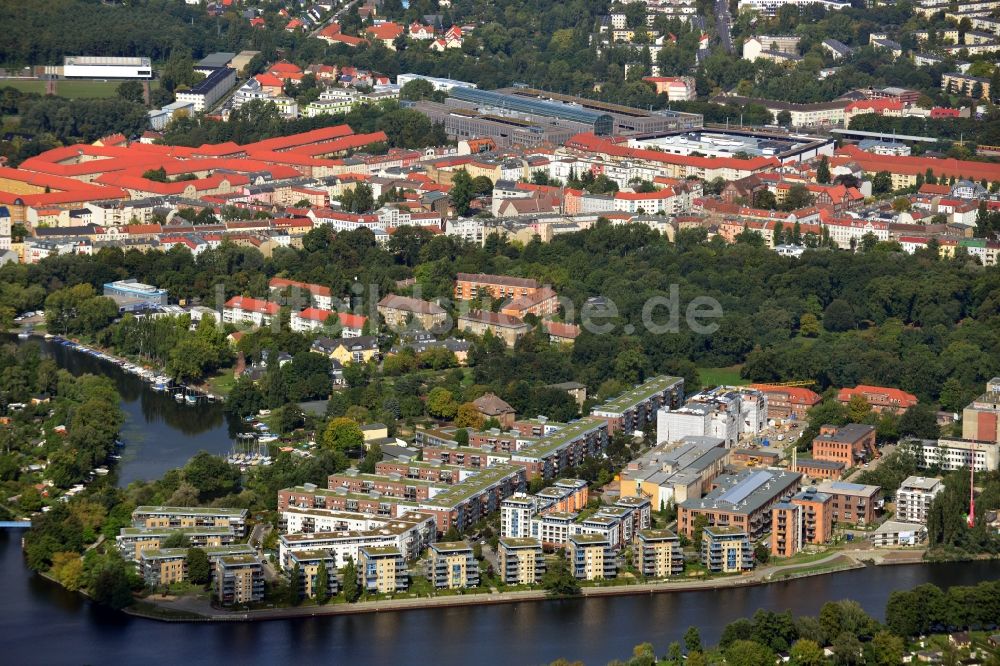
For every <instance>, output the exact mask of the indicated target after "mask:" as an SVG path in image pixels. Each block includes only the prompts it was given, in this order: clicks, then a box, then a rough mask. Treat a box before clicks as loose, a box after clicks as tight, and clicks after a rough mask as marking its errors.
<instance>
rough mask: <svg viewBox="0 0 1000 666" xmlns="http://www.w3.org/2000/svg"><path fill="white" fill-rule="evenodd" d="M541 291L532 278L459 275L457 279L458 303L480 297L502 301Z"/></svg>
mask: <svg viewBox="0 0 1000 666" xmlns="http://www.w3.org/2000/svg"><path fill="white" fill-rule="evenodd" d="M539 289H541V285H540V284H539V283H538V281H537V280H532V279H531V278H519V277H511V276H509V275H487V274H485V273H459V274H458V275H457V276H456V277H455V300H458V301H469V300H473V299H476V298H479V297H480V296H489V297H490V298H500V299H504V298H517V297H521V296H531V295H534V293H535V292H536V291H538V290H539Z"/></svg>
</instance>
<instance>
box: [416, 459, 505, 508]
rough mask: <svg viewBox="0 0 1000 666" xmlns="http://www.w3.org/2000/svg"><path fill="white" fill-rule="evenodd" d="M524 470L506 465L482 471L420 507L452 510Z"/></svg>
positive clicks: (446, 489)
mask: <svg viewBox="0 0 1000 666" xmlns="http://www.w3.org/2000/svg"><path fill="white" fill-rule="evenodd" d="M523 469H524V468H523V467H521V466H520V465H511V464H505V463H501V464H498V465H493V466H492V467H486V468H484V469H480V470H479V471H478V472H476V473H475V474H473V475H472V476H470V477H469V478H467V479H466V480H464V481H462V482H461V483H456V484H454V485H452V486H448V487H447V488H445V489H444V490H442V491H441V492H439V493H438V494H437V495H435V496H434V497H432V498H430V499H428V500H423V501H421V502H420V506H421V507H425V506H430V507H444V508H451V507H453V506H454V505H456V504H459V503H461V502H464V501H466V500H467V499H469V498H470V497H472V496H473V495H478V494H479V493H481V492H484V491H485V490H487V489H489V488H490V487H491V486H494V485H496V484H498V483H500V482H502V481H504V480H506V479H508V478H510V477H512V476H517V475H518V474H520V473H521V472H522V471H523Z"/></svg>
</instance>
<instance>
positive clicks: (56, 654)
mask: <svg viewBox="0 0 1000 666" xmlns="http://www.w3.org/2000/svg"><path fill="white" fill-rule="evenodd" d="M41 344H42V345H43V348H44V350H45V351H46V353H48V354H51V355H52V356H53V357H54V358H55V359H56V360H57V361H58V362H59V364H60V365H61V366H63V367H66V368H67V369H69V370H70V371H72V372H74V373H81V372H91V373H104V374H107V375H109V376H110V377H112V378H113V379H114V380H115V382H116V384H117V386H118V390H119V391H120V392H121V394H122V408H123V409H124V410H125V412H126V414H127V420H126V425H125V428H124V431H123V439H124V440H125V443H126V447H125V457H124V459H123V460H122V461H121V465H120V471H119V473H120V479H121V482H122V483H123V484H125V483H128V482H129V481H131V480H135V479H151V478H156V477H158V476H160V475H161V474H163V472H165V471H166V470H168V469H170V468H173V467H177V466H180V465H183V463H184V462H185V461H186V460H187V459H188V458H189V457H190V456H191V455H193V454H194V453H197V452H198V451H199V450H202V449H204V450H207V451H210V452H213V453H223V452H225V451H226V450H227V449H228V447H229V442H230V437H229V430H228V426H227V421H226V419H225V418H224V415H223V412H222V409H221V407H220V406H218V405H203V406H199V407H188V406H185V405H178V404H177V403H175V402H174V401H173V399H172V398H171V397H170V396H168V395H163V394H158V393H155V392H153V391H152V390H150V389H149V387H148V386H147V385H146V384H145V383H144V382H142V381H140V380H138V379H136V378H134V377H132V376H130V375H127V374H126V373H123V372H121V371H120V370H119V369H118V368H117V367H116V366H113V365H111V364H107V363H104V362H102V361H99V360H97V359H94V358H92V357H89V356H87V355H83V354H80V353H77V352H73V351H70V350H67V349H65V348H63V347H60V346H57V345H52V344H49V343H44V342H43V343H41ZM20 537H21V533H20V532H19V531H17V530H0V655H2V656H0V663H3V664H139V663H141V664H143V665H144V666H152V665H158V664H178V663H181V664H185V665H186V666H191V665H194V664H219V663H238V664H258V663H261V664H263V663H268V664H271V665H273V664H280V663H284V662H287V661H291V660H293V659H294V660H295V661H296V663H300V664H314V663H320V662H324V663H329V664H373V665H381V664H401V665H405V664H434V665H438V664H440V665H448V664H477V666H507V665H521V664H547V663H549V662H551V661H553V660H555V659H558V658H560V657H564V658H567V659H570V660H581V661H584V662H585V663H587V664H605V663H607V662H608V661H611V660H612V659H619V658H621V659H624V658H626V657H628V656H629V655H630V654H631V650H632V647H633V646H634V645H636V644H638V643H642V642H645V641H649V642H652V643H653V645H654V646H656V649H657V652H658V653H659V654H662V653H664V652H665V651H666V649H667V646H668V645H669V644H670V642H671V641H674V640H680V639H681V637H682V635H683V633H684V631H685V629H686V628H687V627H688V626H690V625H696V626H698V627H700V629H701V632H702V637H703V640H705V641H706V642H707V643H709V644H712V643H715V642H717V641H718V639H719V636H720V634H721V632H722V629H723V628H724V627H725V625H726V624H727V623H729V622H731V621H732V620H735V619H737V618H740V617H748V616H750V615H752V614H753V613H754V611H756V610H757V609H759V608H766V609H770V610H775V611H782V610H786V609H790V610H791V611H792V612H793V613H795V614H816V613H818V612H819V609H820V607H821V606H822V605H823V603H824V602H826V601H827V600H837V599H845V598H851V599H855V600H857V601H858V602H859V603H861V605H862V606H863V607H864V608H865V609H866V610H867V611H868V612H870V613H872V614H873V615H875V616H876V617H881V615H882V612H883V610H884V607H885V602H886V599H887V598H888V596H889V594H890V593H891V592H892V591H893V590H903V589H910V588H913V587H915V586H917V585H920V584H921V583H927V582H930V583H935V584H937V585H939V586H942V587H948V586H951V585H970V584H974V583H976V582H979V581H981V580H990V579H995V578H997V577H998V576H1000V564H998V563H996V562H972V563H949V564H933V565H930V564H928V565H912V566H895V567H868V568H866V569H858V570H854V571H847V572H842V573H838V574H832V575H827V576H818V577H813V578H805V579H799V580H795V581H788V582H783V583H775V584H771V585H766V586H759V587H752V588H741V589H728V590H711V591H701V592H678V593H669V594H655V595H642V596H632V597H611V598H603V599H587V600H585V601H584V600H567V601H547V602H540V603H519V604H510V605H498V606H479V607H465V608H452V609H434V610H416V611H407V612H402V613H380V614H369V615H357V616H344V617H320V618H308V619H296V620H287V621H273V622H263V623H253V624H242V623H233V624H208V623H204V624H168V623H161V622H155V621H152V620H141V619H135V618H131V617H129V616H127V615H124V614H121V613H117V612H114V611H111V610H108V609H106V608H101V607H98V606H96V605H94V604H92V603H90V602H89V601H87V600H86V599H85V598H83V597H81V596H79V595H76V594H73V593H70V592H67V591H66V590H64V589H62V588H61V587H59V586H58V585H56V584H54V583H51V582H49V581H47V580H45V579H43V578H41V577H39V576H37V575H34V574H32V573H31V572H30V571H29V570H28V569H27V567H26V566H25V565H24V561H23V557H22V555H21V551H20Z"/></svg>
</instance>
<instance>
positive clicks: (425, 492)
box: [327, 467, 448, 502]
mask: <svg viewBox="0 0 1000 666" xmlns="http://www.w3.org/2000/svg"><path fill="white" fill-rule="evenodd" d="M447 485H448V484H441V483H435V482H433V481H421V480H419V479H407V478H403V477H402V476H400V475H398V474H389V475H382V474H364V473H362V472H359V471H358V469H357V468H356V467H352V468H350V469H347V470H345V471H343V472H338V473H336V474H331V475H330V476H329V477H327V488H328V489H329V490H340V489H343V490H345V491H346V492H347V493H350V494H364V495H368V494H378V495H382V496H384V497H396V498H399V499H404V500H409V501H411V502H417V501H420V500H426V499H430V498H432V497H434V496H435V495H436V494H437V493H438V492H440V491H441V490H442V489H443V488H444V487H446V486H447Z"/></svg>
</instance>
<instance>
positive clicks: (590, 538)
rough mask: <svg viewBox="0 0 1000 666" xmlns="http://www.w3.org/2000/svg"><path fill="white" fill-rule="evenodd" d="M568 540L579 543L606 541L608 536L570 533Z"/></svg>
mask: <svg viewBox="0 0 1000 666" xmlns="http://www.w3.org/2000/svg"><path fill="white" fill-rule="evenodd" d="M569 540H570V541H572V542H574V543H578V544H580V545H588V544H600V543H604V544H606V543H608V537H606V536H604V535H603V534H570V535H569Z"/></svg>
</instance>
